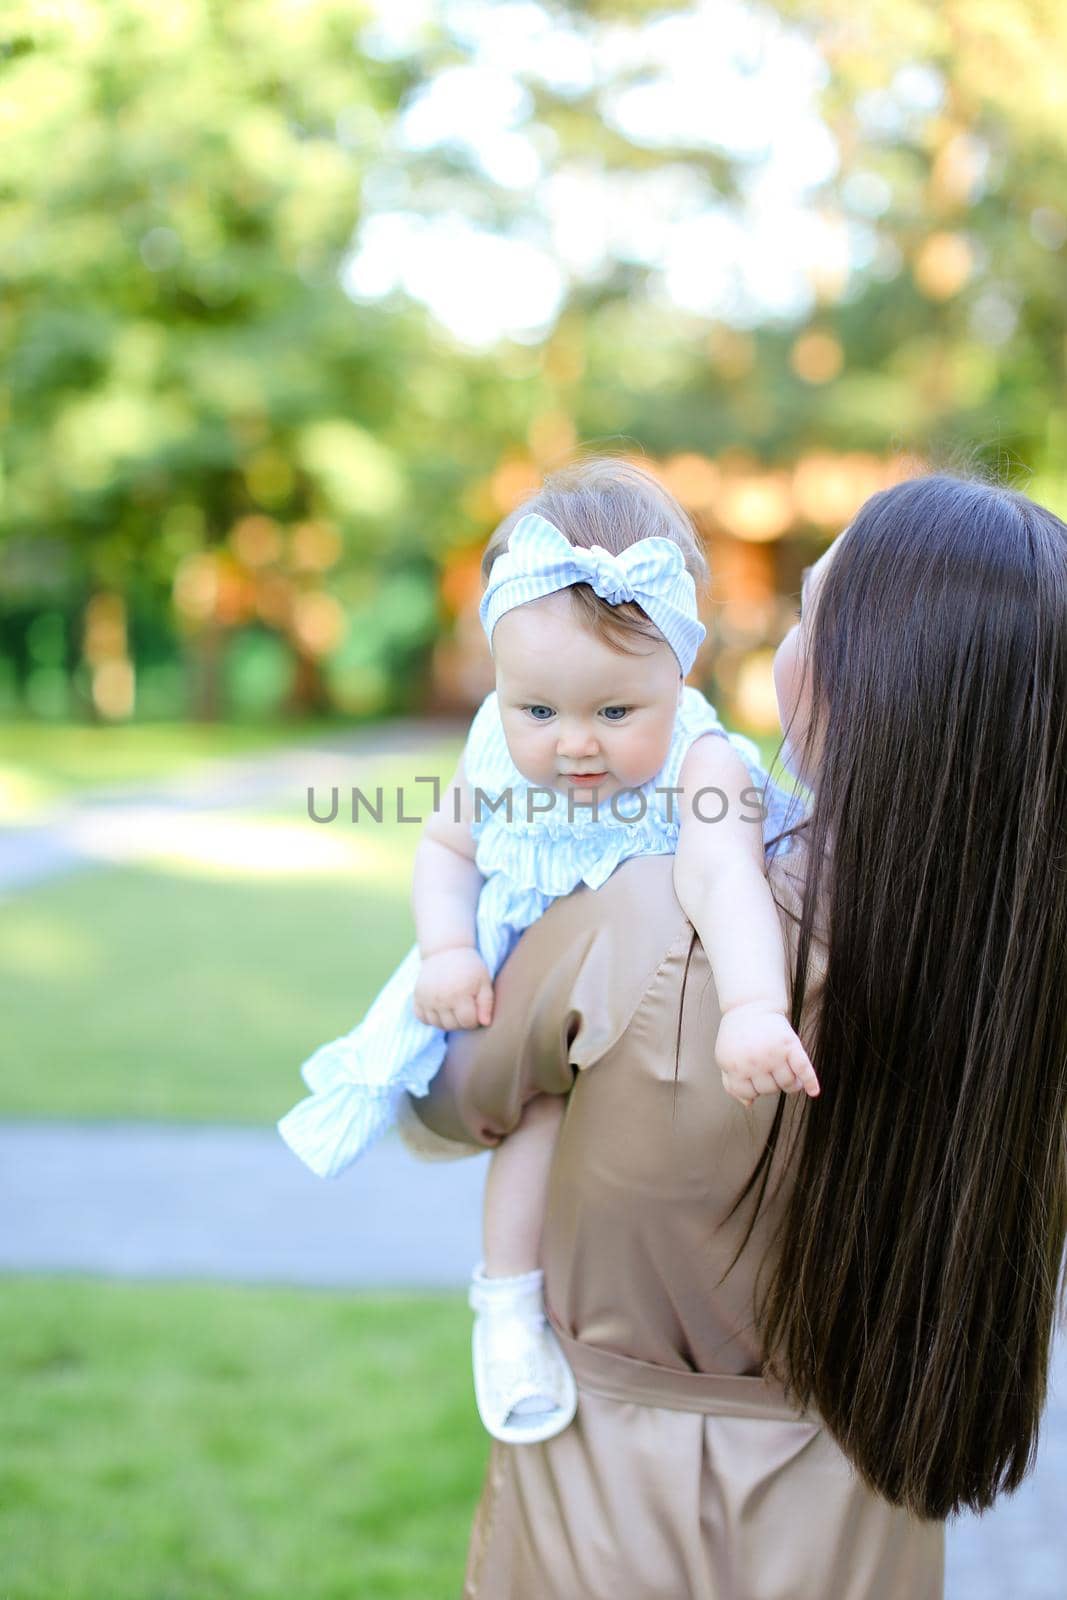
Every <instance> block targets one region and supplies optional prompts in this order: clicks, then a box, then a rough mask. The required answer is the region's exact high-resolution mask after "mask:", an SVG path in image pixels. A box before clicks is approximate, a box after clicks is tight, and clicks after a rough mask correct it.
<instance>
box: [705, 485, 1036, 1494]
mask: <svg viewBox="0 0 1067 1600" xmlns="http://www.w3.org/2000/svg"><path fill="white" fill-rule="evenodd" d="M806 666H807V669H808V670H809V671H810V685H811V694H812V702H811V703H812V706H813V708H814V712H813V715H812V716H811V718H810V722H809V729H808V736H807V738H806V740H805V741H804V755H803V758H802V760H803V765H804V768H805V770H807V771H809V772H812V773H814V774H816V778H815V781H814V791H813V799H812V801H811V806H810V811H809V813H808V815H807V816H806V817H805V819H804V821H803V823H802V824H801V831H802V832H803V834H804V835H805V836H806V845H807V850H808V856H807V874H806V883H805V886H804V890H803V899H802V908H801V911H800V914H799V919H798V921H799V926H798V934H797V952H796V963H795V968H794V974H793V999H792V1007H793V1009H792V1018H793V1025H794V1027H797V1028H799V1027H800V1019H801V1017H802V1014H803V1010H804V999H805V986H806V984H807V982H808V961H809V955H810V952H811V947H812V936H813V930H814V929H815V927H816V907H817V906H818V907H819V913H818V917H819V925H820V926H824V927H825V933H826V941H827V943H826V969H825V978H824V982H823V987H822V991H821V997H820V999H821V1003H820V1004H819V1005H818V1006H817V1008H816V1009H815V1021H814V1023H813V1025H812V1028H811V1031H810V1032H809V1034H808V1035H807V1036H806V1042H808V1043H809V1044H810V1050H811V1054H812V1058H813V1063H814V1066H815V1069H816V1072H817V1073H818V1077H819V1082H820V1085H821V1093H820V1095H819V1096H818V1098H817V1099H815V1100H812V1101H808V1102H806V1104H805V1105H804V1106H803V1107H800V1108H798V1109H801V1110H802V1113H803V1114H802V1115H801V1116H800V1117H799V1118H797V1119H796V1120H795V1121H794V1122H793V1123H792V1126H793V1127H794V1128H795V1129H797V1130H798V1131H797V1137H796V1144H795V1147H794V1148H793V1149H792V1150H791V1151H790V1152H789V1155H788V1160H787V1162H786V1168H787V1170H789V1171H790V1173H791V1175H792V1176H793V1177H794V1178H795V1186H794V1187H793V1189H792V1192H791V1194H790V1195H789V1197H788V1200H787V1203H786V1205H785V1208H784V1211H783V1214H782V1223H781V1229H780V1234H779V1245H780V1249H779V1251H778V1253H777V1255H776V1256H772V1257H769V1258H768V1259H769V1261H771V1262H772V1263H773V1264H772V1266H771V1270H770V1273H769V1276H768V1280H767V1288H766V1294H765V1296H764V1297H763V1298H762V1300H761V1303H760V1305H759V1306H758V1308H757V1325H758V1327H759V1331H760V1336H761V1339H762V1345H763V1349H764V1351H765V1352H767V1360H768V1366H769V1368H770V1369H771V1370H772V1371H774V1372H777V1373H778V1375H779V1376H780V1377H781V1378H783V1379H784V1381H785V1383H786V1385H787V1388H788V1389H789V1390H790V1391H791V1393H792V1395H793V1397H794V1398H795V1399H796V1401H797V1402H798V1403H800V1404H802V1405H808V1404H813V1405H814V1406H815V1408H816V1409H817V1410H818V1411H819V1412H820V1413H821V1415H822V1417H823V1419H824V1420H825V1422H826V1425H827V1427H828V1429H829V1431H830V1432H831V1434H832V1435H833V1436H834V1438H835V1439H836V1440H837V1441H838V1443H839V1444H840V1446H841V1448H842V1449H843V1450H844V1452H845V1454H846V1455H847V1456H848V1457H849V1459H850V1460H851V1462H852V1463H853V1465H854V1466H855V1468H856V1469H857V1471H858V1472H859V1473H860V1475H861V1476H862V1477H863V1479H864V1480H865V1481H866V1482H867V1483H868V1484H869V1485H870V1486H871V1487H872V1488H873V1489H875V1490H877V1491H878V1492H880V1493H881V1494H882V1495H884V1496H885V1497H886V1498H887V1499H888V1500H890V1501H891V1502H893V1503H894V1504H898V1505H902V1506H906V1507H907V1508H908V1509H909V1510H911V1511H912V1512H913V1513H915V1514H916V1515H918V1516H921V1517H927V1518H938V1519H941V1518H944V1517H946V1516H948V1515H950V1514H952V1513H954V1512H958V1511H959V1510H961V1509H962V1508H964V1507H969V1508H970V1509H972V1510H974V1511H982V1510H984V1509H985V1508H987V1507H988V1506H990V1505H991V1504H992V1502H993V1500H994V1499H995V1497H996V1496H997V1494H998V1493H999V1492H1001V1491H1002V1490H1011V1489H1014V1488H1016V1487H1017V1486H1018V1484H1019V1483H1020V1482H1021V1481H1022V1479H1023V1478H1024V1477H1025V1476H1026V1474H1027V1473H1028V1472H1029V1471H1030V1469H1031V1468H1032V1466H1033V1464H1034V1460H1035V1457H1036V1453H1037V1441H1038V1427H1039V1422H1040V1418H1041V1413H1042V1410H1043V1407H1044V1403H1045V1398H1046V1390H1047V1382H1048V1370H1049V1357H1050V1349H1051V1344H1052V1339H1053V1336H1054V1333H1055V1327H1056V1320H1057V1313H1058V1311H1059V1310H1061V1309H1062V1297H1063V1286H1062V1280H1061V1274H1062V1269H1063V1259H1064V1242H1065V1238H1067V526H1065V525H1064V523H1063V522H1061V521H1060V520H1059V518H1058V517H1055V516H1053V515H1052V513H1051V512H1049V511H1046V510H1044V509H1042V508H1041V507H1039V506H1037V505H1034V504H1033V503H1032V502H1031V501H1030V500H1028V499H1027V498H1026V497H1025V496H1023V495H1021V494H1017V493H1015V492H1013V491H1010V490H1007V489H1003V488H999V487H993V486H990V485H986V484H982V483H974V482H965V481H961V480H958V479H956V478H951V477H945V476H936V477H929V478H922V479H917V480H915V481H911V482H908V483H903V484H899V485H897V486H896V487H894V488H891V489H888V490H886V491H884V492H883V493H881V494H877V495H875V496H874V497H873V498H872V499H871V500H869V501H868V502H867V503H866V505H865V506H864V507H863V508H862V510H861V511H860V512H859V514H858V515H857V517H856V519H855V521H854V523H853V524H852V526H851V527H850V528H849V529H848V530H847V532H846V533H845V534H844V535H843V536H842V538H841V540H840V542H839V545H838V547H837V548H836V549H835V551H834V556H833V559H832V560H831V562H830V564H829V566H828V567H827V569H826V571H825V574H824V575H823V577H822V581H821V584H820V588H819V592H818V596H817V603H816V606H815V615H814V620H813V622H812V625H811V627H810V649H809V651H808V660H807V663H806ZM787 731H788V730H787ZM784 1110H785V1102H784V1101H783V1100H780V1102H779V1105H778V1108H777V1111H776V1114H775V1117H774V1120H773V1123H772V1126H771V1130H770V1134H769V1136H768V1141H767V1145H766V1147H765V1149H764V1151H763V1153H762V1155H761V1158H760V1161H759V1162H758V1163H757V1165H756V1168H755V1169H754V1171H753V1173H752V1175H751V1177H750V1179H749V1182H748V1184H747V1185H746V1187H745V1189H744V1190H743V1191H742V1194H741V1196H739V1198H738V1201H737V1204H738V1205H739V1204H740V1203H741V1201H742V1200H743V1199H744V1197H745V1196H746V1195H747V1194H748V1193H749V1191H750V1190H751V1188H752V1187H753V1185H754V1184H755V1182H756V1180H757V1178H758V1177H760V1175H761V1173H762V1184H761V1188H760V1193H759V1196H758V1198H757V1201H756V1209H757V1211H758V1209H759V1205H760V1203H761V1201H762V1197H763V1192H764V1190H765V1188H766V1183H767V1175H768V1169H769V1163H770V1159H771V1157H772V1156H773V1154H774V1149H775V1145H776V1143H777V1139H778V1134H779V1131H780V1129H781V1126H782V1117H783V1112H784ZM783 1148H784V1147H783ZM735 1209H736V1206H735ZM749 1232H751V1224H750V1228H749ZM747 1237H748V1235H747V1234H746V1241H747Z"/></svg>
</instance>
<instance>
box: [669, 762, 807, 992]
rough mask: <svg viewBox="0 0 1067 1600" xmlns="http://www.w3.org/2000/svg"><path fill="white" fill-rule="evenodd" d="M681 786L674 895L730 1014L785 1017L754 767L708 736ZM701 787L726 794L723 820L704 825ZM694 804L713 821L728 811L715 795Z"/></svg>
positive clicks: (781, 961)
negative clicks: (744, 1010) (744, 1009)
mask: <svg viewBox="0 0 1067 1600" xmlns="http://www.w3.org/2000/svg"><path fill="white" fill-rule="evenodd" d="M678 781H679V786H680V787H681V789H682V791H683V792H682V794H681V796H680V797H679V800H680V811H679V837H678V851H677V854H676V856H675V861H674V886H675V893H676V894H677V896H678V899H679V901H680V903H681V906H682V909H683V910H684V912H685V914H686V916H687V917H688V918H689V920H690V922H691V923H692V924H693V926H694V928H695V929H696V931H697V933H698V934H699V936H700V942H701V944H702V945H703V947H704V951H705V954H706V955H707V958H708V961H709V963H710V965H711V970H712V972H713V973H714V974H715V985H716V988H717V990H718V994H719V1004H720V1007H721V1009H722V1010H723V1011H724V1012H726V1011H729V1010H733V1009H734V1008H735V1007H737V1006H741V1005H749V1004H752V1003H758V1004H760V1005H762V1006H763V1007H765V1008H767V1009H769V1010H774V1011H782V1012H784V1011H785V1010H786V1007H787V1005H788V999H789V990H788V982H787V975H786V955H785V945H784V942H783V939H782V930H781V924H780V923H779V920H778V913H777V911H776V910H775V905H774V896H773V895H772V894H771V891H770V886H769V885H768V883H767V879H766V875H765V872H764V865H763V828H762V825H761V822H760V819H759V811H758V803H756V802H755V801H754V799H753V794H752V789H753V784H752V779H751V778H750V777H749V774H748V770H747V768H746V767H745V764H744V762H743V761H742V760H741V758H740V756H739V755H738V754H737V752H736V751H735V750H734V749H733V747H732V746H731V745H730V744H729V743H728V741H727V740H726V739H723V738H721V737H720V736H719V735H718V734H707V735H705V736H704V737H703V738H701V739H698V740H697V741H696V743H695V744H693V745H692V746H691V747H690V750H689V752H688V754H687V756H686V758H685V760H684V762H683V763H682V770H681V775H680V777H679V780H678ZM701 789H716V790H720V791H721V792H722V794H723V795H724V796H725V805H726V811H725V815H724V816H723V818H722V820H721V821H720V822H712V821H707V822H705V821H702V820H701V815H697V814H695V813H694V796H697V795H699V791H700V790H701ZM746 790H747V791H749V793H748V795H747V798H745V799H743V798H742V796H743V794H744V791H746ZM696 804H697V806H698V808H699V812H700V813H701V814H702V815H703V816H707V817H709V818H710V817H715V816H718V815H719V813H720V811H722V810H723V801H722V800H720V799H719V796H718V795H716V794H709V795H706V796H704V797H703V798H699V799H698V800H697V802H696ZM745 818H749V819H750V820H748V821H746V820H745Z"/></svg>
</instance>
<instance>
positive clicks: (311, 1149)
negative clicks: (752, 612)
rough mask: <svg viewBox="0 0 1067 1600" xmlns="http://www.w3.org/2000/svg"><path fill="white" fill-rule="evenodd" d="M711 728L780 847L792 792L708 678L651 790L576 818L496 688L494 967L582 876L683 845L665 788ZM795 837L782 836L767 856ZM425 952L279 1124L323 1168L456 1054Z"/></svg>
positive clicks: (483, 787) (487, 851) (481, 751)
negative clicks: (542, 778)
mask: <svg viewBox="0 0 1067 1600" xmlns="http://www.w3.org/2000/svg"><path fill="white" fill-rule="evenodd" d="M705 733H718V734H721V735H723V737H725V738H728V739H729V740H730V743H731V744H732V745H734V746H735V748H736V749H737V751H738V754H739V755H740V756H741V758H742V760H743V761H744V763H745V765H746V767H747V768H748V770H749V773H750V774H751V777H752V783H753V787H754V788H756V789H759V790H760V791H761V795H762V799H763V804H764V807H765V816H764V822H763V832H764V839H765V841H766V842H767V843H768V845H770V841H771V839H772V838H773V837H774V835H775V834H777V833H779V832H780V831H781V830H782V828H783V827H784V826H785V825H786V816H787V811H788V806H789V800H788V797H787V796H786V794H785V793H784V792H783V791H782V790H781V789H779V788H778V787H777V786H776V785H775V784H772V783H771V782H770V780H769V778H768V776H767V773H766V772H765V771H764V769H763V768H762V767H761V766H760V760H759V752H758V751H757V749H756V746H755V745H754V744H753V743H752V742H751V740H749V739H746V738H744V737H743V736H742V735H741V734H737V733H728V732H727V730H726V729H725V728H724V727H723V725H722V723H721V722H720V721H719V719H718V716H717V715H716V713H715V710H714V707H713V706H711V705H710V704H709V703H708V701H707V700H706V699H705V698H704V696H703V695H702V694H701V693H700V691H699V689H694V688H691V687H688V686H687V687H686V688H685V689H684V690H683V694H682V702H681V705H680V706H679V708H678V715H677V717H676V719H675V725H674V731H673V734H672V737H671V744H670V749H669V751H668V754H667V759H666V761H665V762H664V764H663V767H662V768H661V770H660V771H659V772H658V773H657V774H656V776H655V777H654V778H650V779H649V781H648V782H647V783H646V784H644V785H643V786H642V788H640V789H634V790H627V791H624V792H623V793H622V794H621V795H618V796H616V797H615V805H614V808H612V807H611V805H610V804H609V800H602V801H601V802H600V805H599V807H598V812H597V816H596V817H595V818H594V816H593V812H592V805H591V799H592V797H591V795H590V797H589V799H588V800H584V799H583V797H582V795H581V793H578V796H577V799H576V801H575V803H574V805H573V807H572V813H573V815H572V816H568V807H567V801H566V798H565V797H564V796H562V795H559V794H557V795H555V797H554V804H553V805H552V808H551V809H550V810H542V809H540V808H541V807H543V806H545V805H546V804H547V800H546V798H545V797H546V795H547V793H548V792H547V791H545V790H543V789H541V790H539V789H537V788H536V786H533V785H530V784H528V783H527V782H526V780H525V779H524V778H523V777H522V775H521V774H520V773H519V771H518V769H517V768H516V767H515V766H514V764H513V763H512V760H511V756H510V755H509V753H508V747H507V744H506V743H505V740H504V730H503V726H502V724H501V720H500V713H499V710H498V708H497V698H496V693H495V691H494V692H493V693H490V694H489V695H487V696H486V698H485V700H484V701H483V702H482V704H481V706H480V707H479V709H478V712H477V713H476V715H475V718H474V721H473V722H472V723H471V727H470V731H469V733H468V735H467V743H466V746H465V748H464V755H463V764H464V771H465V773H466V777H467V781H468V783H469V784H470V786H471V788H472V789H473V790H474V791H476V792H477V791H478V790H480V791H481V792H482V794H483V795H484V796H485V797H486V799H485V801H484V802H483V803H482V807H481V815H480V819H479V818H477V817H476V820H475V821H474V822H473V823H472V825H471V833H472V835H473V837H474V839H475V841H476V845H477V855H476V862H477V865H478V869H479V871H480V872H481V874H482V876H483V878H484V879H485V883H484V884H483V886H482V890H481V893H480V895H479V897H478V912H477V940H478V950H479V953H480V954H481V957H482V960H483V961H484V962H485V964H486V966H487V967H488V969H489V972H490V973H491V975H492V976H493V977H494V978H495V977H496V974H497V973H498V971H499V970H500V968H501V966H502V965H503V963H504V961H505V959H506V958H507V956H508V954H509V953H510V951H511V950H512V949H513V947H514V945H515V944H516V943H517V941H518V938H519V935H520V934H521V933H522V932H523V931H524V930H525V929H526V928H528V927H529V926H530V925H531V923H533V922H536V921H537V919H538V917H540V916H541V914H542V913H543V912H544V910H545V909H546V907H548V906H549V905H551V903H552V901H553V900H555V899H558V898H559V896H561V895H566V894H570V892H571V890H572V889H576V888H577V887H578V885H579V884H582V883H584V884H586V885H588V887H589V888H590V889H599V888H600V886H601V884H603V883H605V882H606V881H607V879H608V878H609V877H610V876H611V874H612V873H613V872H614V871H615V868H616V867H617V866H618V865H619V863H620V862H622V861H626V860H627V859H628V858H629V857H630V856H640V855H673V854H674V851H675V849H676V847H677V843H678V824H679V816H678V812H679V804H678V797H677V795H675V796H673V797H672V796H669V795H668V794H666V793H664V792H661V791H666V790H670V789H671V788H676V787H677V784H678V775H679V773H680V771H681V767H682V762H683V760H684V759H685V755H686V752H687V751H688V749H689V747H690V745H691V744H692V743H693V741H694V740H695V739H697V738H699V737H700V735H701V734H705ZM764 785H766V788H764ZM509 792H510V794H511V816H510V819H509V817H508V810H507V795H508V793H509ZM609 798H610V797H609ZM713 805H714V801H713V800H709V801H708V802H707V812H711V813H712V814H714V813H713V809H712V808H713ZM494 807H497V809H494ZM702 810H703V808H702ZM704 814H707V813H706V812H705V813H704ZM752 814H753V815H754V814H755V804H754V805H753V812H752ZM785 848H788V845H787V844H783V845H781V846H779V847H771V848H770V849H769V850H768V854H769V856H771V855H775V854H777V853H778V852H779V849H785ZM419 964H420V958H419V951H418V946H417V945H415V946H413V947H412V949H411V950H409V951H408V954H407V955H406V956H405V957H404V960H403V961H402V962H401V963H400V966H399V967H398V968H397V969H396V971H395V972H394V973H393V976H392V977H391V978H390V979H389V980H388V982H387V983H386V984H385V986H384V988H383V989H382V990H381V991H380V992H379V994H378V996H377V998H376V999H375V1000H374V1001H373V1002H372V1004H371V1007H370V1010H369V1011H368V1012H367V1014H366V1016H365V1017H364V1018H363V1020H362V1022H360V1023H358V1024H357V1026H356V1027H355V1028H353V1029H352V1031H351V1033H346V1034H345V1035H344V1036H343V1037H342V1038H340V1039H334V1040H333V1041H332V1042H331V1043H329V1044H324V1045H322V1046H321V1047H320V1048H319V1049H318V1050H316V1052H315V1054H314V1055H313V1056H311V1058H310V1059H309V1060H308V1061H306V1062H305V1063H304V1065H303V1067H302V1068H301V1074H302V1076H303V1078H304V1081H305V1083H306V1084H307V1086H308V1088H309V1089H310V1090H311V1093H310V1094H309V1095H308V1096H307V1097H306V1098H305V1099H303V1100H301V1101H300V1102H299V1104H297V1105H296V1106H294V1107H293V1109H292V1110H291V1111H289V1112H287V1113H286V1115H285V1116H284V1117H282V1119H281V1121H280V1122H279V1123H278V1131H279V1132H280V1134H281V1135H282V1138H283V1139H284V1140H285V1141H286V1143H287V1144H288V1145H289V1146H290V1148H291V1149H292V1150H293V1151H294V1152H295V1154H296V1155H298V1156H299V1157H300V1159H301V1160H302V1161H304V1162H306V1164H307V1165H308V1166H309V1167H310V1168H311V1169H312V1171H313V1172H317V1173H318V1174H319V1176H320V1177H324V1178H332V1177H336V1176H337V1174H338V1173H339V1172H341V1171H343V1170H344V1168H345V1167H347V1166H349V1165H350V1164H351V1162H353V1161H355V1160H356V1158H357V1157H358V1156H360V1155H362V1154H363V1152H364V1151H365V1150H366V1149H368V1148H369V1146H370V1145H372V1144H373V1143H374V1141H375V1140H376V1139H377V1138H378V1137H379V1136H380V1135H381V1134H382V1133H384V1132H385V1130H386V1129H387V1128H388V1127H389V1126H390V1124H391V1123H392V1122H393V1121H394V1119H395V1117H396V1111H397V1106H398V1105H399V1103H400V1099H401V1096H402V1095H404V1094H405V1093H407V1094H412V1095H415V1096H416V1097H421V1096H422V1095H424V1094H426V1093H427V1091H428V1089H429V1087H430V1082H431V1080H432V1078H433V1076H434V1074H435V1073H436V1071H437V1069H438V1067H439V1066H440V1065H441V1062H442V1061H443V1060H444V1056H445V1044H446V1040H447V1038H448V1035H447V1033H445V1032H444V1030H443V1029H441V1028H434V1027H431V1026H430V1025H429V1024H428V1023H424V1022H420V1021H419V1019H418V1018H417V1017H416V1015H415V1011H414V1007H413V1004H412V997H413V995H414V990H415V981H416V979H417V977H418V972H419Z"/></svg>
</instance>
